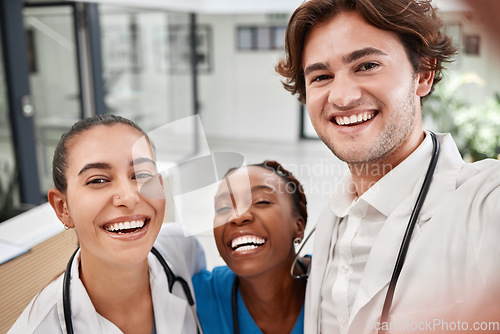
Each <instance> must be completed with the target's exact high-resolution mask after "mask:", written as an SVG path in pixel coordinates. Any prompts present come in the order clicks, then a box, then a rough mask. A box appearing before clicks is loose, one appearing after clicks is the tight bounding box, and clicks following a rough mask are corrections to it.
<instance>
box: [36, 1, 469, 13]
mask: <svg viewBox="0 0 500 334" xmlns="http://www.w3.org/2000/svg"><path fill="white" fill-rule="evenodd" d="M37 1H42V0H30V1H29V2H37ZM67 1H70V0H67ZM88 2H95V3H102V4H110V5H122V6H132V7H139V8H161V9H167V10H172V11H181V12H195V13H204V14H258V13H291V12H293V11H294V10H295V8H297V7H298V6H299V5H300V4H301V3H302V2H303V0H183V1H179V0H88ZM433 2H434V3H435V4H436V5H437V6H438V7H439V8H440V9H441V10H442V11H464V10H467V6H466V5H465V4H464V3H463V2H462V0H433Z"/></svg>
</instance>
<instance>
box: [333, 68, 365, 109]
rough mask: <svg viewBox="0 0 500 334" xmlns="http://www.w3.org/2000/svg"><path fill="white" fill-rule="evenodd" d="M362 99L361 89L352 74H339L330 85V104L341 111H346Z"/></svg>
mask: <svg viewBox="0 0 500 334" xmlns="http://www.w3.org/2000/svg"><path fill="white" fill-rule="evenodd" d="M360 99H361V88H360V87H359V84H358V83H357V82H356V81H355V79H354V78H352V76H351V74H350V73H338V74H337V75H335V78H334V79H333V80H332V82H331V84H330V92H329V95H328V102H329V103H330V104H332V105H333V106H334V107H336V108H337V109H340V110H346V109H349V108H351V107H352V106H354V105H355V104H356V102H357V101H359V100H360Z"/></svg>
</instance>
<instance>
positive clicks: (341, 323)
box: [340, 319, 349, 329]
mask: <svg viewBox="0 0 500 334" xmlns="http://www.w3.org/2000/svg"><path fill="white" fill-rule="evenodd" d="M340 326H342V328H344V329H345V328H347V326H349V321H348V320H347V319H342V320H341V321H340Z"/></svg>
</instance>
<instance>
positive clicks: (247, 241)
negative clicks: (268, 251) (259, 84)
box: [231, 235, 266, 252]
mask: <svg viewBox="0 0 500 334" xmlns="http://www.w3.org/2000/svg"><path fill="white" fill-rule="evenodd" d="M265 243H266V240H265V239H263V238H261V237H257V236H254V235H245V236H241V237H237V238H234V239H233V241H231V248H232V249H233V250H235V251H237V252H244V251H247V250H251V249H255V248H257V247H259V246H262V245H263V244H265Z"/></svg>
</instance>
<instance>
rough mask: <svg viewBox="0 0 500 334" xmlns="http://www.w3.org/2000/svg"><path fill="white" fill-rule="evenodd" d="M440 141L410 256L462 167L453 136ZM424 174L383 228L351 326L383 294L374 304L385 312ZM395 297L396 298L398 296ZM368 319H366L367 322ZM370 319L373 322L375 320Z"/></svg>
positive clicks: (353, 312)
mask: <svg viewBox="0 0 500 334" xmlns="http://www.w3.org/2000/svg"><path fill="white" fill-rule="evenodd" d="M439 140H440V142H441V154H440V156H439V160H438V164H437V165H436V170H435V172H434V177H433V179H432V184H431V187H430V188H429V192H428V194H427V197H426V200H425V202H424V205H423V207H422V210H421V212H420V215H419V219H417V224H416V226H415V230H414V231H413V234H412V239H411V243H410V248H409V250H408V252H409V253H410V252H411V250H412V243H413V244H414V243H415V242H416V240H418V237H419V236H420V234H421V230H420V225H421V224H423V223H425V222H427V221H429V220H430V218H431V217H432V215H433V213H434V212H435V210H436V208H437V207H438V206H439V205H440V204H441V202H442V201H443V199H446V198H448V196H449V195H450V194H451V193H452V192H453V191H454V190H455V188H456V182H457V175H458V173H459V171H460V169H461V168H462V166H463V161H462V159H461V157H460V154H459V153H458V151H457V149H456V146H455V144H454V142H453V140H452V139H451V136H449V135H445V136H443V135H439ZM424 175H425V173H423V174H422V176H421V177H420V179H419V180H418V182H417V184H418V186H416V187H415V189H414V191H413V192H412V194H411V196H408V198H406V199H405V200H404V201H403V202H402V203H401V204H400V205H399V206H398V207H397V208H396V210H394V212H393V213H392V214H391V215H390V216H389V217H388V219H387V221H386V222H385V224H384V226H383V227H382V230H381V231H380V233H379V236H378V237H377V239H376V241H375V244H374V245H373V247H372V249H371V252H370V256H369V258H368V262H367V264H366V268H365V271H364V274H363V278H362V279H361V282H360V288H359V291H358V294H357V295H356V299H355V301H354V304H353V308H352V312H351V318H350V323H352V322H353V321H354V320H355V318H356V315H357V314H358V312H359V311H360V310H361V309H362V308H363V307H364V306H366V305H367V304H368V303H369V302H370V301H371V300H372V299H373V298H374V297H375V296H376V295H377V294H378V293H382V292H383V293H382V297H380V298H378V299H377V305H373V307H375V308H376V309H377V310H378V311H379V312H381V311H382V306H383V302H384V299H385V292H386V290H387V287H388V284H389V282H390V280H391V276H392V273H393V271H394V265H395V264H396V259H397V256H398V253H399V249H400V247H401V242H402V240H403V235H404V233H405V230H406V227H407V225H408V219H409V216H410V213H411V211H412V209H413V206H414V204H415V201H416V199H417V197H418V193H419V192H420V188H421V185H422V182H423V178H424ZM382 290H383V291H382ZM395 298H397V295H396V296H395ZM376 314H379V313H376ZM366 320H367V319H364V321H366ZM370 320H373V321H374V320H375V319H370Z"/></svg>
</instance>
